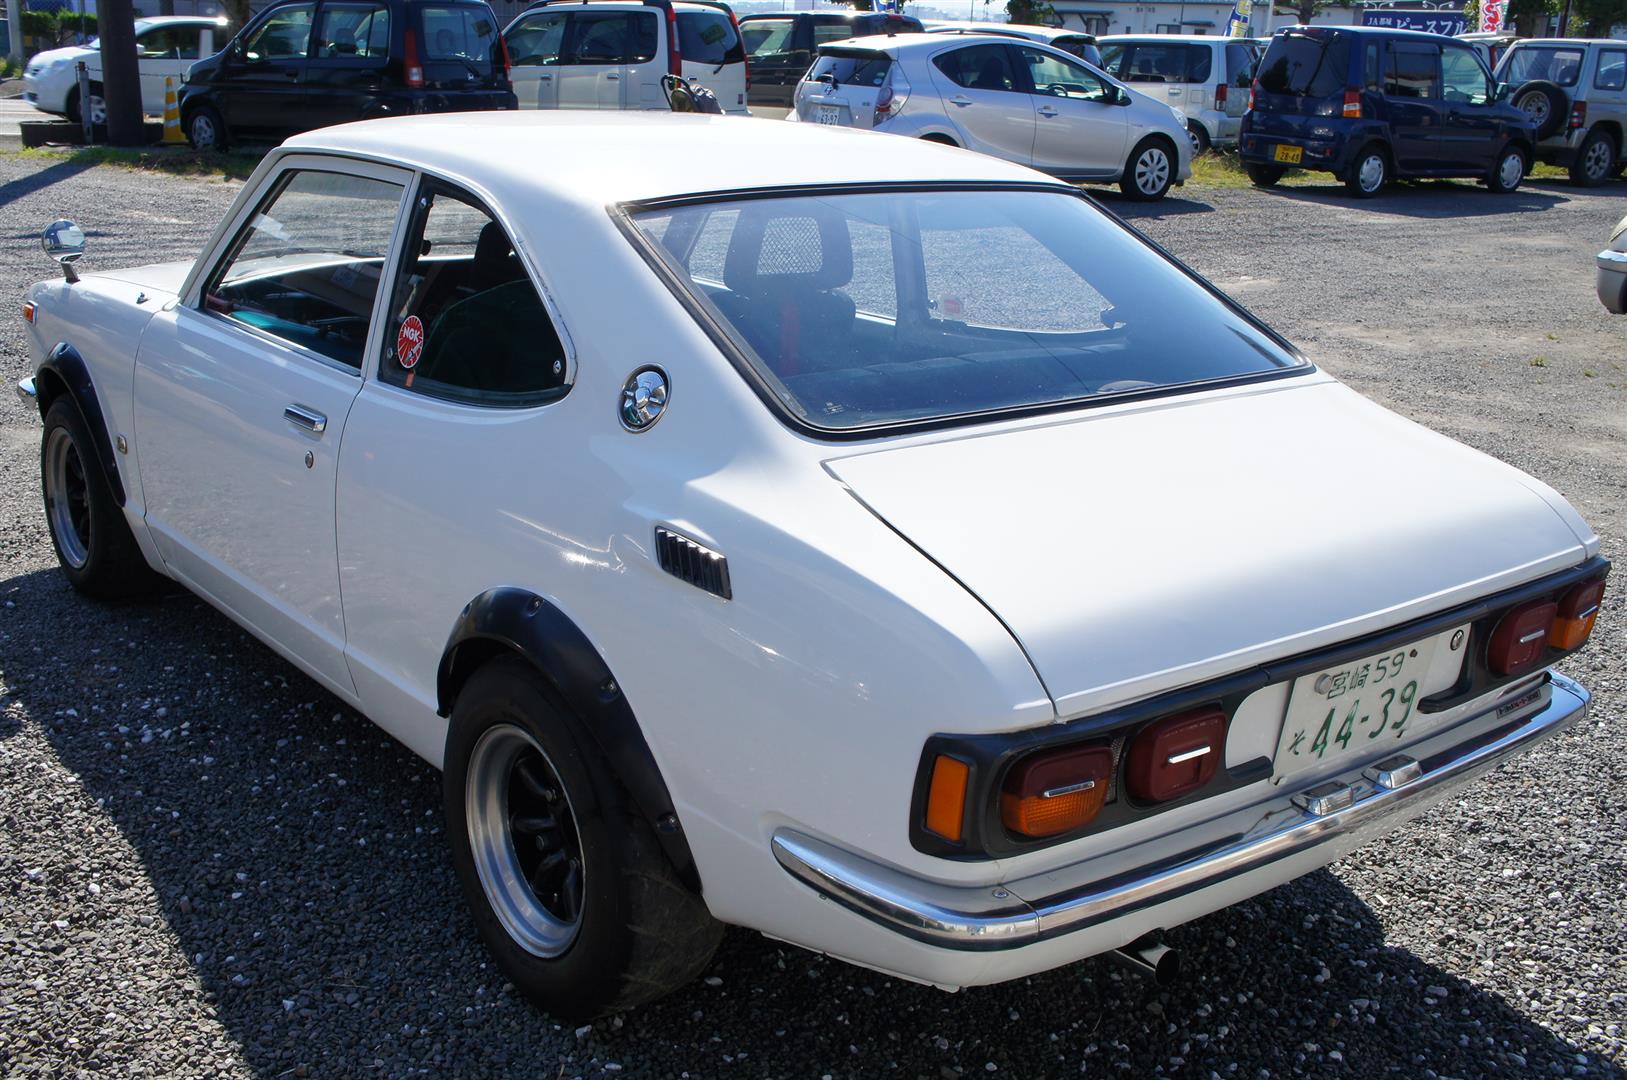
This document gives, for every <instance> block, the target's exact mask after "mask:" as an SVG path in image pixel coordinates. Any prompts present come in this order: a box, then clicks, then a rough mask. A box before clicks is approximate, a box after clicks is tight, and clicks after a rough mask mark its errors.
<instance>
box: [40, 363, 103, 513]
mask: <svg viewBox="0 0 1627 1080" xmlns="http://www.w3.org/2000/svg"><path fill="white" fill-rule="evenodd" d="M34 380H35V385H36V387H37V388H38V393H39V407H40V419H42V420H43V419H44V418H45V414H46V413H47V412H49V411H50V409H51V406H52V405H53V404H55V403H56V399H57V398H58V397H60V396H61V395H62V394H67V395H68V396H69V397H70V398H71V399H72V400H73V403H74V407H75V408H77V409H78V410H79V416H80V418H81V419H82V420H84V421H85V426H86V427H87V428H89V429H90V437H91V438H92V439H93V440H94V441H95V443H96V457H97V459H98V460H100V461H101V463H102V472H104V473H106V474H107V486H108V488H109V489H111V490H112V492H113V501H114V502H116V503H118V504H119V506H121V507H122V506H124V502H125V497H124V478H123V477H121V476H120V475H119V462H118V459H117V458H116V457H114V455H113V439H112V438H111V437H110V436H109V435H108V432H107V421H106V420H105V419H104V418H103V416H102V406H101V404H100V402H99V401H98V399H97V397H96V387H95V385H94V384H93V383H92V382H91V379H90V366H89V365H88V364H86V363H85V358H84V357H82V356H80V355H79V350H78V349H75V348H74V347H73V346H72V345H69V344H68V343H67V342H66V341H63V342H59V343H58V344H57V345H56V347H55V348H53V349H52V350H51V352H50V354H49V355H48V356H46V358H45V362H44V363H43V364H41V365H40V367H39V371H37V372H36V373H35V375H34Z"/></svg>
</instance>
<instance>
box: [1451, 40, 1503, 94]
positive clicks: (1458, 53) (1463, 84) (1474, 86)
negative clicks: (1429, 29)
mask: <svg viewBox="0 0 1627 1080" xmlns="http://www.w3.org/2000/svg"><path fill="white" fill-rule="evenodd" d="M1441 99H1442V100H1443V101H1451V102H1455V103H1458V104H1463V105H1485V104H1486V103H1487V102H1489V101H1491V80H1490V79H1489V78H1488V77H1487V75H1486V69H1485V68H1483V67H1481V66H1480V59H1479V58H1478V57H1476V56H1475V54H1474V53H1472V52H1470V51H1469V50H1468V49H1462V48H1457V47H1455V46H1448V47H1446V48H1443V49H1442V50H1441Z"/></svg>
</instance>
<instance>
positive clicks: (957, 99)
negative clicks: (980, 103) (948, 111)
mask: <svg viewBox="0 0 1627 1080" xmlns="http://www.w3.org/2000/svg"><path fill="white" fill-rule="evenodd" d="M971 103H972V99H971V98H969V97H967V96H966V95H965V94H956V95H955V96H954V97H952V98H950V99H949V104H951V105H959V106H960V107H961V108H963V109H964V108H965V107H966V106H968V105H970V104H971Z"/></svg>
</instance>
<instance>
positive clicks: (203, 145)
mask: <svg viewBox="0 0 1627 1080" xmlns="http://www.w3.org/2000/svg"><path fill="white" fill-rule="evenodd" d="M185 126H186V141H187V142H189V143H191V144H192V149H194V150H224V149H226V147H227V145H228V139H227V136H226V121H225V120H224V119H222V118H221V115H220V110H218V109H216V108H215V107H214V106H213V105H197V106H194V107H193V108H191V109H189V110H187V114H186V124H185Z"/></svg>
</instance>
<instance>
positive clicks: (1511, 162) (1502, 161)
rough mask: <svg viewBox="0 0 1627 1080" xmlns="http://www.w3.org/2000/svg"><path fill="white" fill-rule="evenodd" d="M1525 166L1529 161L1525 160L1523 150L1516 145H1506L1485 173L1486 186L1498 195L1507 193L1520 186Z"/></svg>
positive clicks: (1523, 177)
mask: <svg viewBox="0 0 1627 1080" xmlns="http://www.w3.org/2000/svg"><path fill="white" fill-rule="evenodd" d="M1527 168H1529V162H1527V160H1526V157H1525V151H1524V150H1523V149H1521V148H1520V147H1518V146H1506V147H1504V148H1503V152H1502V153H1501V154H1498V155H1497V160H1496V161H1494V162H1492V166H1491V171H1490V172H1489V173H1487V174H1486V187H1487V189H1489V190H1491V191H1494V192H1496V193H1497V194H1499V195H1507V194H1508V193H1509V192H1511V191H1513V190H1514V189H1516V188H1518V187H1519V186H1520V181H1521V180H1524V179H1525V172H1526V169H1527Z"/></svg>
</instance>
